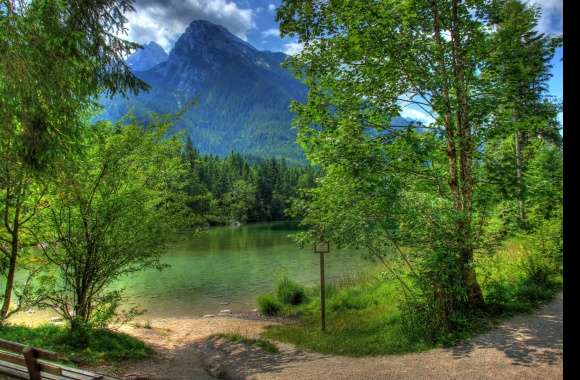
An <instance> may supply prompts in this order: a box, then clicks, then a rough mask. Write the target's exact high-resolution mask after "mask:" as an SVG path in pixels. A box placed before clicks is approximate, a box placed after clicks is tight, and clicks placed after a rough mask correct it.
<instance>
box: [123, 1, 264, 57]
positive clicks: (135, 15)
mask: <svg viewBox="0 0 580 380" xmlns="http://www.w3.org/2000/svg"><path fill="white" fill-rule="evenodd" d="M126 16H127V18H128V20H129V22H128V25H127V26H128V29H129V35H128V38H129V39H130V40H132V41H136V42H139V43H147V42H149V41H155V42H157V43H158V44H159V45H161V46H163V48H165V49H166V50H169V49H170V48H171V46H172V45H173V43H174V42H175V40H176V38H177V37H178V36H179V35H180V34H182V33H183V32H184V30H185V28H186V27H187V26H188V25H189V23H190V22H191V21H193V20H199V19H203V20H208V21H210V22H213V23H216V24H219V25H222V26H224V27H225V28H227V29H228V30H229V31H230V32H232V33H233V34H235V35H237V36H238V37H240V38H242V39H244V40H245V39H246V38H247V33H248V31H249V30H250V29H251V28H253V27H254V26H255V25H254V20H253V16H254V14H253V11H252V10H251V9H249V8H240V7H239V6H238V5H237V4H236V3H235V2H233V1H230V0H185V1H183V0H137V1H136V3H135V12H131V13H128V14H127V15H126Z"/></svg>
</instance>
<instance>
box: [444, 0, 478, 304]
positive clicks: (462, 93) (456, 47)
mask: <svg viewBox="0 0 580 380" xmlns="http://www.w3.org/2000/svg"><path fill="white" fill-rule="evenodd" d="M451 18H452V20H451V30H450V32H451V43H452V57H453V59H452V61H453V79H454V80H453V85H454V88H455V94H456V96H457V103H458V104H457V109H456V111H455V116H456V122H457V134H458V137H459V142H458V145H459V149H458V151H459V184H460V186H459V192H460V194H459V195H460V198H461V205H460V207H459V208H458V209H457V212H458V214H459V215H460V221H459V223H458V224H457V228H458V231H457V233H458V238H459V240H458V242H459V243H460V247H461V248H460V260H461V263H460V264H461V267H462V269H463V273H464V277H463V281H464V284H465V287H466V289H467V292H468V304H469V306H470V307H479V306H481V305H483V304H484V299H483V294H482V292H481V288H480V286H479V284H478V282H477V276H476V273H475V269H474V268H473V244H474V242H473V231H472V218H473V203H472V200H473V181H474V178H473V173H472V167H473V154H474V151H475V147H474V143H473V136H472V130H471V129H472V126H471V121H470V117H469V93H468V91H467V86H466V82H465V61H464V57H463V51H462V47H461V45H460V41H461V36H460V32H459V28H460V21H459V2H458V0H453V1H452V4H451Z"/></svg>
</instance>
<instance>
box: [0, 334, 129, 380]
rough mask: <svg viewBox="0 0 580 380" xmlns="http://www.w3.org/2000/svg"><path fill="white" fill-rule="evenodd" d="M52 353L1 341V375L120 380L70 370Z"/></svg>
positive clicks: (52, 379)
mask: <svg viewBox="0 0 580 380" xmlns="http://www.w3.org/2000/svg"><path fill="white" fill-rule="evenodd" d="M59 359H61V358H60V356H59V355H58V354H57V353H55V352H51V351H46V350H42V349H39V348H34V347H30V346H26V345H24V344H20V343H16V342H11V341H8V340H4V339H0V373H3V374H6V375H9V376H12V377H15V378H18V379H30V380H57V379H58V380H118V379H117V378H115V377H110V376H106V375H101V374H97V373H91V372H87V371H83V370H80V369H77V368H69V367H65V366H62V365H60V364H55V363H50V362H55V361H58V360H59Z"/></svg>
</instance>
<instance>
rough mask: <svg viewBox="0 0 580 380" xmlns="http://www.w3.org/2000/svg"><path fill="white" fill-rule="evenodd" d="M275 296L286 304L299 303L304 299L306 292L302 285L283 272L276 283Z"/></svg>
mask: <svg viewBox="0 0 580 380" xmlns="http://www.w3.org/2000/svg"><path fill="white" fill-rule="evenodd" d="M276 298H277V299H278V301H280V302H282V303H283V304H286V305H300V304H301V303H303V302H305V301H306V293H305V291H304V287H302V286H300V285H299V284H297V283H296V282H294V281H292V280H291V279H290V278H288V274H287V273H285V272H284V273H282V274H281V275H280V276H279V278H278V281H277V284H276Z"/></svg>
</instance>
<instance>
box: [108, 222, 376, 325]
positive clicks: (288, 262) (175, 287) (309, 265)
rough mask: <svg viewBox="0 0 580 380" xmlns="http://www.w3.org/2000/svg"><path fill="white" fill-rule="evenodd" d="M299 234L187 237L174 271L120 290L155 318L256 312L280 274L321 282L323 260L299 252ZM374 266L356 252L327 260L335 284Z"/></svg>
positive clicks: (263, 227)
mask: <svg viewBox="0 0 580 380" xmlns="http://www.w3.org/2000/svg"><path fill="white" fill-rule="evenodd" d="M295 232H297V230H296V228H295V224H291V223H261V224H252V225H243V226H240V227H216V228H211V229H208V230H205V231H203V232H200V233H197V234H195V235H189V236H188V235H185V236H184V237H183V239H182V241H181V242H180V243H179V244H176V245H174V246H173V247H172V248H171V249H170V250H169V251H168V252H167V253H166V254H165V255H164V256H163V260H162V262H163V263H165V264H169V265H170V267H169V268H167V269H164V270H163V271H158V270H148V271H145V272H141V273H135V274H132V275H131V276H130V277H128V278H126V279H124V280H122V281H121V282H120V284H119V285H120V286H121V287H124V288H125V289H126V294H127V295H128V296H129V298H130V299H131V300H132V301H133V302H134V303H135V304H137V305H138V306H140V307H142V308H145V309H147V313H146V315H145V316H146V317H151V318H159V317H186V316H201V315H204V314H215V313H218V312H219V311H220V310H223V309H230V310H232V312H234V313H235V312H245V311H251V310H252V309H254V308H255V307H256V306H255V305H256V303H255V301H256V297H257V296H258V295H261V294H265V293H268V292H271V291H273V288H274V284H275V281H276V277H277V275H278V273H279V271H280V270H286V271H287V273H288V275H289V277H290V278H292V279H294V280H296V281H298V282H300V283H303V284H316V283H318V281H319V275H320V269H319V256H318V255H317V254H315V253H313V252H312V248H310V247H308V248H304V249H300V248H299V247H297V245H296V243H295V242H294V241H293V240H292V239H291V237H289V235H290V234H292V233H295ZM370 265H371V264H370V263H369V262H368V261H366V260H364V259H362V257H361V254H360V252H356V251H353V250H332V251H331V253H329V254H327V255H326V266H325V268H326V273H327V278H329V279H333V278H340V277H343V276H345V275H349V274H352V273H353V272H356V271H358V270H361V269H364V268H367V267H369V266H370Z"/></svg>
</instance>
